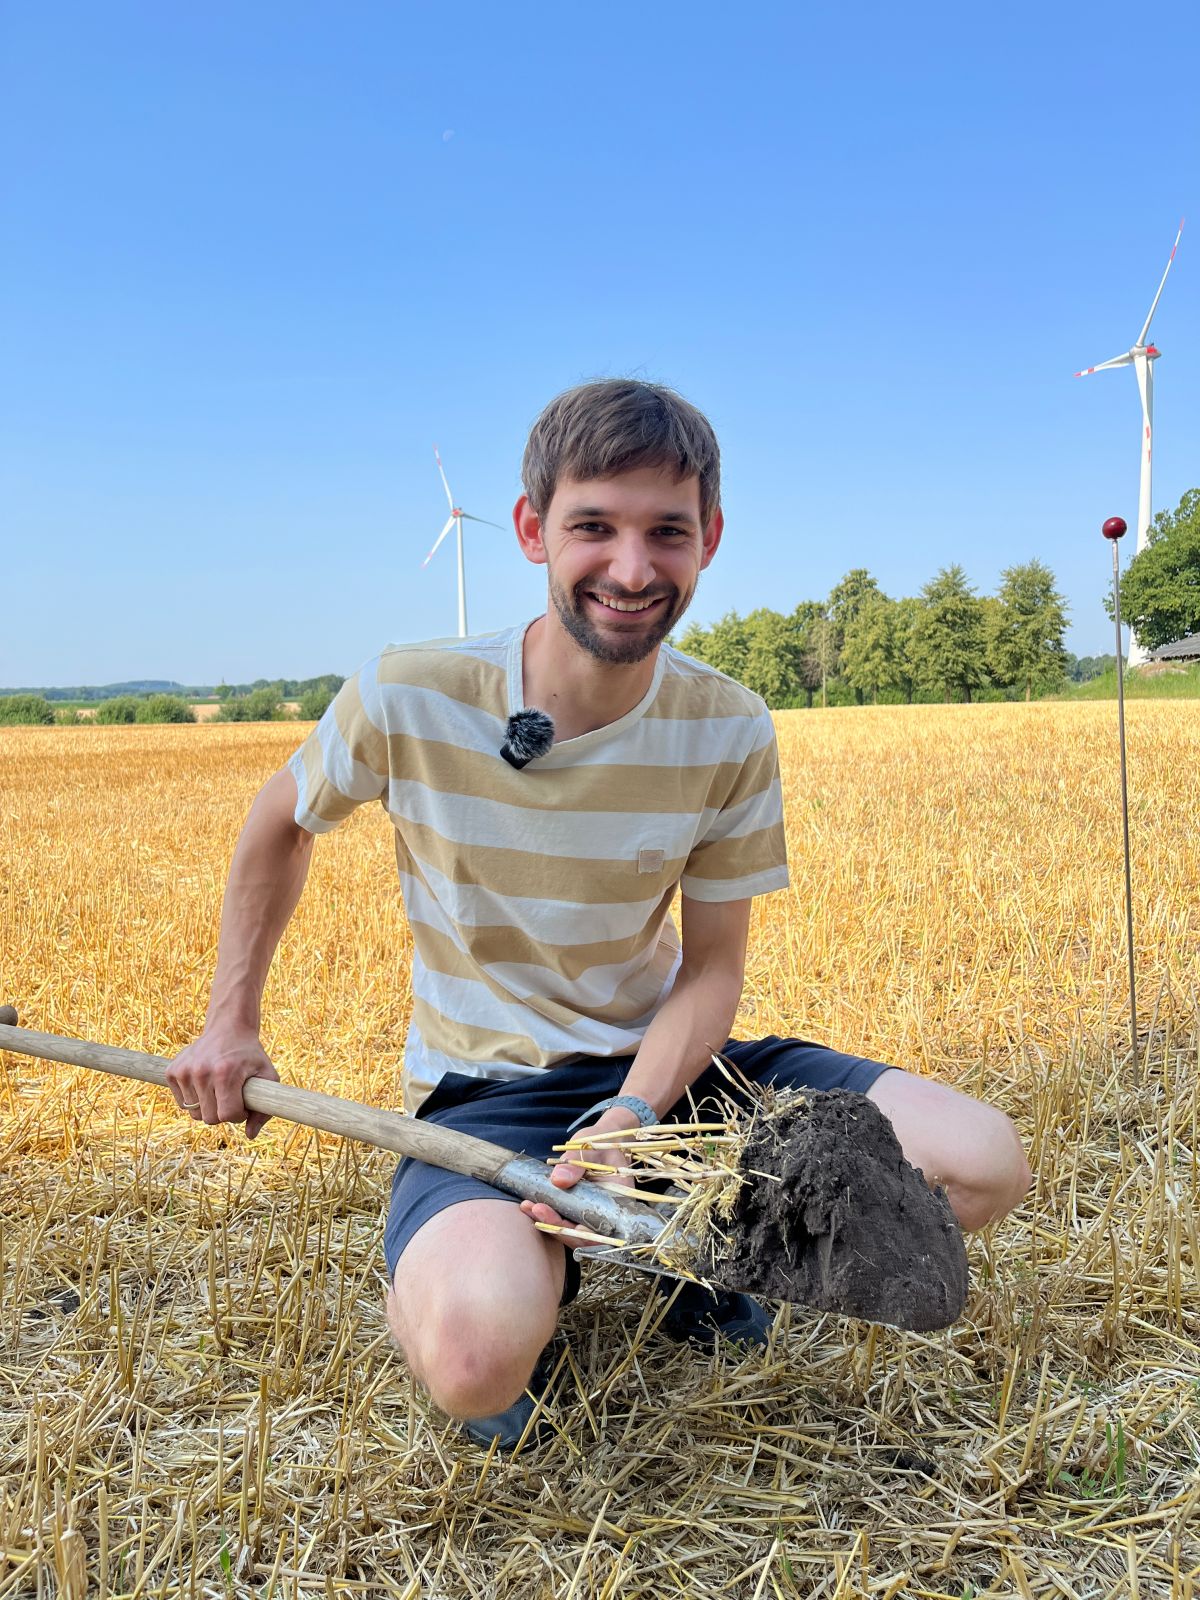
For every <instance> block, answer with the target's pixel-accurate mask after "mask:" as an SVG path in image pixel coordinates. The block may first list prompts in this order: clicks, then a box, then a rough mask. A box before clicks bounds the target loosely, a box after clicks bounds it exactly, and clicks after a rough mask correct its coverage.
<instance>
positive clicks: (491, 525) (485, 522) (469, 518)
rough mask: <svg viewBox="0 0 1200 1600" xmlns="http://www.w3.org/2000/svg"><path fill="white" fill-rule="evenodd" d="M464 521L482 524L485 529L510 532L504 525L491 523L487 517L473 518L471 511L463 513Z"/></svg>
mask: <svg viewBox="0 0 1200 1600" xmlns="http://www.w3.org/2000/svg"><path fill="white" fill-rule="evenodd" d="M462 519H463V521H464V522H482V523H483V525H484V527H485V528H499V529H500V532H501V533H507V532H508V529H507V528H505V527H504V525H503V523H500V522H489V521H488V519H487V518H486V517H473V516H472V515H471V513H470V512H469V511H464V512H463V513H462Z"/></svg>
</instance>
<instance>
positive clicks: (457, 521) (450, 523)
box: [421, 445, 504, 639]
mask: <svg viewBox="0 0 1200 1600" xmlns="http://www.w3.org/2000/svg"><path fill="white" fill-rule="evenodd" d="M433 459H434V460H435V461H436V462H437V468H438V471H439V472H440V473H441V475H442V488H443V489H445V491H446V499H447V500H448V501H449V502H450V515H449V517H448V518H447V519H446V526H445V527H444V528H443V529H442V531H441V533H439V534H438V536H437V538H436V539H435V540H434V542H433V549H432V550H431V551H430V552H429V554H428V555H427V556H426V557H425V559H424V561H422V563H421V565H422V566H423V567H427V566H428V565H429V563H430V562H431V561H432V560H433V557H434V553H435V552H436V550H437V547H438V545H439V544H441V542H442V540H443V539H444V538H445V537H446V535H447V534H448V533H449V532H450V529H451V528H457V529H458V637H459V638H460V639H465V638H466V637H467V577H466V569H465V567H464V565H463V527H462V525H463V523H464V522H482V523H483V525H484V527H485V528H500V532H501V533H503V532H504V529H503V528H502V527H500V524H499V523H498V522H489V521H488V520H487V518H486V517H473V516H472V515H471V513H470V512H469V511H464V510H463V509H462V508H461V506H456V505H455V504H454V496H453V495H452V494H451V493H450V485H449V484H448V483H447V482H446V470H445V468H444V467H443V466H442V458H441V456H440V455H438V447H437V445H434V447H433Z"/></svg>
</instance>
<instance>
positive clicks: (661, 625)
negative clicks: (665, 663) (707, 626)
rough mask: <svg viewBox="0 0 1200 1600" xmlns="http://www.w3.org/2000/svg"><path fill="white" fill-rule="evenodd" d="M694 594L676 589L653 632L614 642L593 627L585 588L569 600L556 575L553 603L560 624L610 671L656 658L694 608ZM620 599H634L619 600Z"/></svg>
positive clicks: (618, 637)
mask: <svg viewBox="0 0 1200 1600" xmlns="http://www.w3.org/2000/svg"><path fill="white" fill-rule="evenodd" d="M694 593H695V589H694V587H693V588H692V589H690V590H689V591H688V593H687V594H685V595H682V596H681V595H680V593H679V591H678V589H673V590H672V591H671V597H672V598H671V599H670V601H669V603H668V605H667V606H666V607H665V608H664V610H663V615H662V618H661V619H660V620H659V621H658V622H656V623H655V624H654V626H653V627H652V628H649V629H647V631H646V632H645V633H640V634H638V633H631V634H629V636H628V637H627V638H621V637H620V636H617V637H615V638H611V639H610V638H606V637H605V636H604V634H602V633H601V632H600V631H599V629H598V628H596V627H594V626H593V625H592V623H591V621H590V620H589V618H588V616H587V613H586V611H585V610H584V601H585V599H586V595H587V591H586V589H585V587H584V585H583V584H579V585H577V586H576V588H575V592H574V595H573V596H568V594H567V593H566V591H565V590H564V589H563V588H562V586H561V585H560V584H558V583H557V582H556V581H555V578H554V575H553V573H552V574H551V575H550V599H551V601H552V603H553V605H554V609H555V611H556V613H557V614H558V620H559V621H560V622H561V623H562V625H563V627H564V628H565V629H566V631H567V633H568V634H570V636H571V638H572V639H574V641H575V643H576V644H577V645H579V647H580V649H582V650H586V651H587V653H588V655H590V656H592V657H593V658H594V659H595V660H596V661H602V662H603V663H604V664H605V666H609V667H628V666H632V665H633V664H634V663H635V662H638V661H644V660H645V659H646V657H647V656H648V655H652V654H653V652H654V651H655V650H657V649H658V647H659V645H660V644H662V642H663V640H664V639H665V638H666V637H667V635H668V634H669V633H670V631H671V629H672V628H673V627H674V626H675V624H676V623H677V622H678V621H679V619H680V617H682V616H683V614H684V612H685V611H686V610H687V608H688V606H690V605H691V603H692V595H693V594H694ZM618 598H621V599H624V598H633V597H626V596H618Z"/></svg>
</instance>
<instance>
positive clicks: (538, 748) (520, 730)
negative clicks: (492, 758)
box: [500, 706, 554, 771]
mask: <svg viewBox="0 0 1200 1600" xmlns="http://www.w3.org/2000/svg"><path fill="white" fill-rule="evenodd" d="M553 743H554V723H553V721H552V720H551V719H550V718H549V717H548V716H547V715H546V713H545V712H544V711H536V710H534V708H533V707H532V706H525V707H524V709H523V710H521V711H514V712H513V714H512V716H511V717H509V719H508V722H507V723H506V724H505V727H504V743H503V744H502V745H501V746H500V754H501V755H502V756H503V757H504V759H505V761H507V762H508V764H509V766H510V767H516V768H517V770H518V771H520V769H521V768H522V767H527V766H528V765H529V763H530V762H531V761H536V760H537V758H538V757H539V756H544V755H545V754H546V751H547V750H549V748H550V746H551V745H552V744H553Z"/></svg>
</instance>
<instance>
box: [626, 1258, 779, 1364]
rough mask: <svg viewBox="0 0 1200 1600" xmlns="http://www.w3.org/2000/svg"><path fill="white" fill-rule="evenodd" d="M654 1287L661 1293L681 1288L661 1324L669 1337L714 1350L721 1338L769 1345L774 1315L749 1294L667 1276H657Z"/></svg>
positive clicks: (752, 1344) (752, 1345)
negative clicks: (679, 1280) (683, 1281)
mask: <svg viewBox="0 0 1200 1600" xmlns="http://www.w3.org/2000/svg"><path fill="white" fill-rule="evenodd" d="M654 1287H655V1288H656V1289H657V1290H658V1292H659V1294H661V1295H669V1294H670V1293H671V1292H672V1291H673V1290H674V1289H675V1288H678V1290H679V1293H678V1294H677V1295H676V1296H675V1299H674V1301H673V1302H672V1304H671V1305H670V1306H669V1307H668V1308H667V1314H666V1316H665V1317H664V1318H663V1320H662V1321H661V1322H660V1323H659V1327H660V1329H661V1330H662V1332H663V1333H665V1334H666V1335H667V1337H668V1338H669V1339H675V1340H677V1341H679V1342H680V1343H682V1342H683V1341H684V1340H685V1339H686V1340H687V1342H688V1343H689V1344H694V1345H698V1346H699V1347H700V1348H701V1349H702V1350H703V1349H711V1348H712V1346H713V1345H714V1344H716V1342H717V1340H718V1338H721V1339H728V1340H729V1341H730V1343H731V1344H740V1345H746V1346H747V1347H753V1348H755V1349H758V1350H763V1349H765V1348H766V1344H767V1334H768V1332H769V1331H770V1327H771V1317H770V1314H769V1313H768V1312H767V1311H766V1310H765V1309H764V1308H763V1307H762V1306H760V1305H759V1303H758V1301H757V1300H751V1298H750V1296H749V1295H748V1294H735V1293H734V1292H733V1291H732V1290H725V1289H705V1288H704V1287H703V1286H702V1285H701V1284H698V1283H679V1282H678V1280H676V1279H675V1278H668V1277H665V1276H657V1277H655V1279H654Z"/></svg>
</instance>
